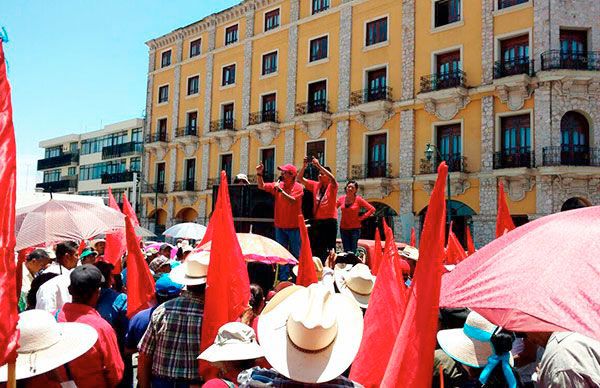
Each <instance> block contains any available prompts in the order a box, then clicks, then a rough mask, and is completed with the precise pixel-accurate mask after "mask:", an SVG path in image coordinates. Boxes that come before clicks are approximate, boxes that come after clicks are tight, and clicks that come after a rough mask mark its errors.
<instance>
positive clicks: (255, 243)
mask: <svg viewBox="0 0 600 388" xmlns="http://www.w3.org/2000/svg"><path fill="white" fill-rule="evenodd" d="M237 238H238V241H239V243H240V247H241V248H242V253H243V255H244V258H245V259H246V261H256V262H259V263H264V264H298V260H297V259H296V258H295V257H294V255H292V254H291V253H290V252H289V251H288V250H287V249H285V248H284V247H283V246H282V245H281V244H279V243H278V242H277V241H274V240H271V239H270V238H268V237H265V236H261V235H260V234H253V233H237ZM210 245H211V242H210V241H209V242H207V243H206V244H204V245H202V246H201V247H199V249H201V250H206V251H210Z"/></svg>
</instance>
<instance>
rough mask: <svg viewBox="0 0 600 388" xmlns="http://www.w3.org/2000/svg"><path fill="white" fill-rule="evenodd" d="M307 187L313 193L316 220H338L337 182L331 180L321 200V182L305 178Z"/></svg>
mask: <svg viewBox="0 0 600 388" xmlns="http://www.w3.org/2000/svg"><path fill="white" fill-rule="evenodd" d="M304 184H305V185H306V188H307V189H308V190H310V191H311V192H312V193H313V200H314V207H313V218H314V219H316V220H326V219H328V218H335V219H336V220H337V208H336V201H335V198H336V197H337V189H338V185H337V182H335V183H334V182H331V183H329V184H328V185H327V188H326V189H325V193H324V194H323V197H322V198H321V199H320V201H319V191H320V190H321V187H322V185H321V183H319V182H315V181H311V180H310V179H305V180H304Z"/></svg>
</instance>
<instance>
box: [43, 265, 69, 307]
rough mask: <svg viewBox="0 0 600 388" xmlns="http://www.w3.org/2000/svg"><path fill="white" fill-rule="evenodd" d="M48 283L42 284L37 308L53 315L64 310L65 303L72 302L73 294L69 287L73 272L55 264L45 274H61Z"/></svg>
mask: <svg viewBox="0 0 600 388" xmlns="http://www.w3.org/2000/svg"><path fill="white" fill-rule="evenodd" d="M61 271H62V275H58V276H56V277H54V278H52V279H50V280H48V281H47V282H46V283H44V284H42V286H41V287H40V288H39V290H38V291H37V293H36V294H35V296H36V304H35V308H36V309H40V310H46V311H48V312H49V313H51V314H53V313H55V312H56V310H59V309H62V306H63V305H64V304H65V303H70V302H71V294H69V285H70V284H71V278H70V275H71V270H69V269H66V268H65V267H63V266H61V265H59V264H55V263H53V264H52V265H51V266H49V267H48V268H47V269H46V270H45V271H44V272H52V273H60V272H61Z"/></svg>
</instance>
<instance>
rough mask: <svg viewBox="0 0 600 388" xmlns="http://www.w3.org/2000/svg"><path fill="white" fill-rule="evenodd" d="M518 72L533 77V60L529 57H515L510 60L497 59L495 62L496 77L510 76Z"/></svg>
mask: <svg viewBox="0 0 600 388" xmlns="http://www.w3.org/2000/svg"><path fill="white" fill-rule="evenodd" d="M517 74H527V75H528V76H530V77H533V74H534V71H533V60H529V58H528V57H523V58H515V59H513V60H510V61H505V60H502V61H496V62H495V63H494V78H502V77H508V76H511V75H517Z"/></svg>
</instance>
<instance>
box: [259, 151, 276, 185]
mask: <svg viewBox="0 0 600 388" xmlns="http://www.w3.org/2000/svg"><path fill="white" fill-rule="evenodd" d="M260 160H261V162H262V163H263V165H264V166H265V171H264V172H263V179H264V181H265V182H273V180H274V178H275V148H265V149H262V150H260Z"/></svg>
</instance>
